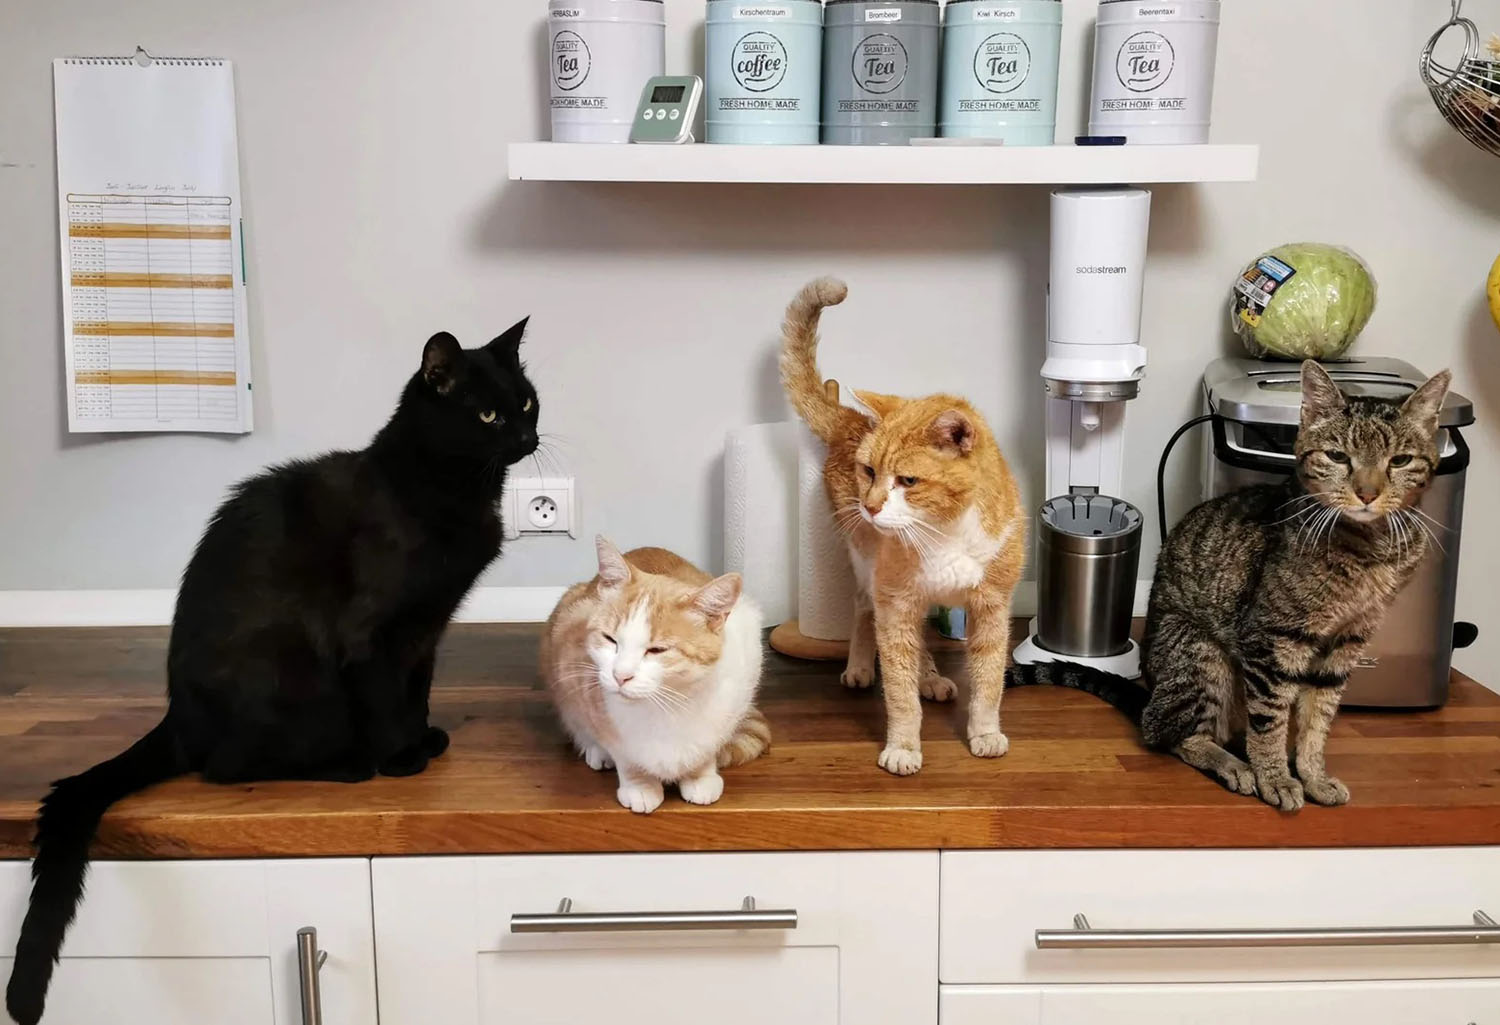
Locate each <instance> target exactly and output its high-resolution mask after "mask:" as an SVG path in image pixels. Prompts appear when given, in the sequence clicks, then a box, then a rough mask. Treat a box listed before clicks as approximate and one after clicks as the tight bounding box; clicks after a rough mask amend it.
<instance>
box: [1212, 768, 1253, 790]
mask: <svg viewBox="0 0 1500 1025" xmlns="http://www.w3.org/2000/svg"><path fill="white" fill-rule="evenodd" d="M1235 760H1236V761H1239V759H1235ZM1217 775H1218V777H1219V782H1220V783H1223V784H1224V786H1225V787H1226V788H1227V789H1229V790H1232V791H1233V792H1234V793H1236V794H1244V795H1245V796H1246V797H1253V796H1255V772H1254V771H1253V770H1252V769H1251V768H1250V766H1248V765H1245V764H1244V763H1243V762H1241V763H1240V764H1238V765H1226V766H1224V767H1223V768H1221V769H1220V770H1219V771H1218V773H1217Z"/></svg>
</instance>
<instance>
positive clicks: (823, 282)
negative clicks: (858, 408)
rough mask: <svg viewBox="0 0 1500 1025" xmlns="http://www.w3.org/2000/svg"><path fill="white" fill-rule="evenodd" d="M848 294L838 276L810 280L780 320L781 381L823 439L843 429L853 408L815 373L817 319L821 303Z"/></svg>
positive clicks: (831, 302)
mask: <svg viewBox="0 0 1500 1025" xmlns="http://www.w3.org/2000/svg"><path fill="white" fill-rule="evenodd" d="M848 294H849V289H848V287H847V286H845V284H844V283H843V282H842V281H840V280H838V279H837V278H817V279H815V280H813V281H809V282H808V283H807V284H806V285H804V286H802V291H800V292H798V293H797V297H796V298H795V299H793V300H792V301H791V303H790V304H789V305H788V306H787V308H786V319H785V320H783V321H782V322H781V385H782V387H783V388H785V389H786V395H787V398H789V399H791V402H792V406H793V407H794V408H795V409H796V410H797V414H798V415H799V416H801V417H802V419H803V420H805V421H806V422H807V426H808V427H810V428H812V432H813V433H814V434H816V435H817V436H818V437H819V438H822V439H823V440H824V441H833V440H834V438H836V437H839V436H840V435H842V434H843V433H844V423H845V417H846V415H847V413H849V412H852V410H847V408H846V407H845V406H843V405H841V404H839V403H838V402H835V401H834V400H833V399H831V398H829V397H828V395H827V393H826V392H824V390H823V377H822V375H821V374H819V373H818V320H819V318H821V316H822V314H823V307H825V306H837V305H838V304H839V303H841V302H843V301H844V297H845V296H847V295H848ZM856 415H857V414H856Z"/></svg>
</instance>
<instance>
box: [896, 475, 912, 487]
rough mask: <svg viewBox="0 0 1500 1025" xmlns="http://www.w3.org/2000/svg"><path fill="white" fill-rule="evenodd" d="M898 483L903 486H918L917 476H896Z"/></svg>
mask: <svg viewBox="0 0 1500 1025" xmlns="http://www.w3.org/2000/svg"><path fill="white" fill-rule="evenodd" d="M896 483H897V484H900V485H901V486H902V487H903V488H914V487H916V486H917V478H915V477H897V478H896Z"/></svg>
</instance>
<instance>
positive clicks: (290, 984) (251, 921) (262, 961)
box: [0, 859, 376, 1025]
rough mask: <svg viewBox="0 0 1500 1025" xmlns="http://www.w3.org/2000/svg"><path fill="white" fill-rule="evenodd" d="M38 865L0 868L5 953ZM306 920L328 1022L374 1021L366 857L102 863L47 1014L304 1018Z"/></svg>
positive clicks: (241, 1023)
mask: <svg viewBox="0 0 1500 1025" xmlns="http://www.w3.org/2000/svg"><path fill="white" fill-rule="evenodd" d="M30 867H31V866H30V864H29V863H27V862H22V861H10V862H0V944H3V946H0V950H3V951H4V952H5V954H7V955H9V953H10V952H11V951H13V950H14V949H15V941H16V936H17V934H18V932H19V931H20V926H21V919H22V917H23V915H24V914H25V911H26V901H27V898H28V896H29V893H30V889H31V881H30ZM305 926H311V927H313V928H315V929H317V930H318V936H317V939H318V946H319V947H320V948H321V949H322V950H324V951H326V952H327V954H328V958H327V961H326V963H325V964H324V966H323V968H322V970H321V971H320V972H319V973H318V984H319V987H320V990H321V1003H322V1012H323V1016H322V1020H323V1022H324V1025H373V1023H374V1022H375V1020H376V1010H375V957H374V947H373V944H372V936H373V924H372V922H371V916H370V863H369V862H368V861H367V860H363V859H330V860H315V859H306V860H300V859H299V860H293V861H155V862H98V863H95V864H94V865H93V866H92V867H91V868H90V871H89V878H88V888H87V892H86V894H85V896H84V900H83V903H82V905H81V906H80V908H79V912H78V920H77V921H76V922H75V923H74V924H73V927H72V929H70V930H69V932H68V938H67V941H66V943H65V944H64V946H63V951H62V954H63V959H62V962H61V964H60V965H59V966H58V968H57V971H56V973H55V974H54V975H53V978H52V987H51V990H50V992H49V994H48V998H47V1012H46V1014H45V1016H44V1017H43V1019H42V1021H43V1023H44V1025H210V1023H211V1025H303V1016H302V1004H301V986H300V982H299V972H298V962H297V946H298V941H297V931H298V930H299V929H300V928H303V927H305ZM11 963H12V959H11V958H10V957H9V956H5V957H0V975H3V976H4V977H6V978H9V976H10V970H11ZM0 1020H8V1019H5V1018H4V1015H3V1012H0Z"/></svg>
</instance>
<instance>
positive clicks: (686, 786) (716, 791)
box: [677, 772, 724, 804]
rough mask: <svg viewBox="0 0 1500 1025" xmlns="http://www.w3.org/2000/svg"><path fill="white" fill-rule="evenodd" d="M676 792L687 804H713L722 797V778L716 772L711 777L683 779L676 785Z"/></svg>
mask: <svg viewBox="0 0 1500 1025" xmlns="http://www.w3.org/2000/svg"><path fill="white" fill-rule="evenodd" d="M677 792H678V793H680V794H681V795H682V799H683V800H684V801H686V802H687V803H688V804H713V803H714V802H715V801H717V800H718V799H719V798H721V797H723V796H724V777H723V776H720V775H719V774H718V773H717V772H716V773H714V774H713V775H712V776H699V777H698V778H696V779H685V780H682V781H680V782H679V783H678V784H677Z"/></svg>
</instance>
